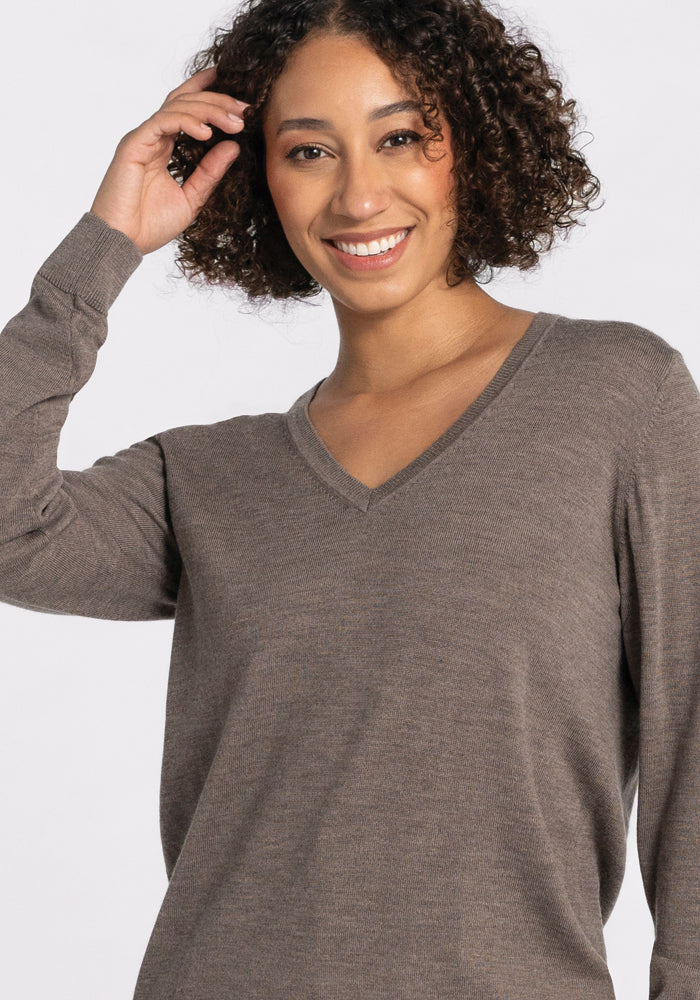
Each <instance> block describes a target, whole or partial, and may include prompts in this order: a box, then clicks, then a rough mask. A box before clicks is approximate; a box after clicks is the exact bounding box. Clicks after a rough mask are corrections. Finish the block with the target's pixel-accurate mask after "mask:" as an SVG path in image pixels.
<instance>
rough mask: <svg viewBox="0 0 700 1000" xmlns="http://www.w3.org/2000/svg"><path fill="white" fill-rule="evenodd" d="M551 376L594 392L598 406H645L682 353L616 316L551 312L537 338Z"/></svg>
mask: <svg viewBox="0 0 700 1000" xmlns="http://www.w3.org/2000/svg"><path fill="white" fill-rule="evenodd" d="M541 347H542V352H541V361H542V363H545V364H547V365H550V366H551V368H550V372H551V374H552V377H553V378H555V379H556V380H558V381H560V382H561V383H562V384H565V385H568V386H570V387H579V388H586V389H587V391H588V392H590V393H591V394H592V395H596V394H597V395H599V396H600V401H601V404H607V405H608V406H611V405H613V404H614V403H615V401H617V402H618V404H619V405H621V406H622V407H623V408H625V409H627V408H628V407H631V408H633V409H637V410H639V409H641V410H644V409H646V408H647V407H648V406H649V405H650V403H651V402H652V401H653V399H654V398H655V397H656V395H657V394H658V392H659V389H660V387H661V385H662V384H663V382H664V379H665V378H666V376H667V374H668V372H669V370H670V369H671V367H672V366H673V365H674V362H675V363H676V364H678V363H679V362H680V363H681V364H682V355H681V353H680V351H679V350H678V349H677V348H675V347H674V346H673V345H672V344H671V343H669V341H668V340H666V338H665V337H663V336H662V335H661V334H660V333H658V332H655V331H653V330H650V329H648V328H647V327H644V326H640V325H639V324H637V323H632V322H630V321H627V320H620V319H609V320H607V319H585V318H575V317H571V316H564V315H561V314H552V323H551V324H550V326H549V327H548V329H547V330H546V333H545V335H544V336H543V337H542V341H541Z"/></svg>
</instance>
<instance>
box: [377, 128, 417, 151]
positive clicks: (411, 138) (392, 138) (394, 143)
mask: <svg viewBox="0 0 700 1000" xmlns="http://www.w3.org/2000/svg"><path fill="white" fill-rule="evenodd" d="M420 141H421V137H420V136H419V135H418V133H417V132H411V131H408V130H406V129H404V130H403V131H400V132H392V133H391V135H388V136H387V137H386V139H384V141H383V142H382V145H383V146H385V145H386V144H387V143H389V144H390V145H389V148H390V149H403V148H404V147H405V146H412V145H413V144H414V143H416V142H420Z"/></svg>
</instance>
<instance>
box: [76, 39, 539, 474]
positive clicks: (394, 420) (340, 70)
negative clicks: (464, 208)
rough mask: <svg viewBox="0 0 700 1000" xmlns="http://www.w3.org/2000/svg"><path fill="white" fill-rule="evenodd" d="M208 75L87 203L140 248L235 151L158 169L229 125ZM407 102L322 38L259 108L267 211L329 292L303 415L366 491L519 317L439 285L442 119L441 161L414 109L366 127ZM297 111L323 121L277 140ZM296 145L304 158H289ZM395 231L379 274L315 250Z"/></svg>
mask: <svg viewBox="0 0 700 1000" xmlns="http://www.w3.org/2000/svg"><path fill="white" fill-rule="evenodd" d="M215 79H216V71H215V69H214V68H211V69H206V70H202V71H201V72H200V73H197V74H195V75H194V76H193V77H191V78H190V79H189V80H186V81H185V82H184V83H183V84H181V85H180V86H179V87H177V88H176V89H174V90H173V91H171V93H170V94H168V96H167V97H166V100H165V101H164V102H163V105H162V106H161V108H159V109H158V111H156V112H155V113H154V114H153V115H152V116H151V117H150V118H148V119H147V120H146V121H144V122H143V123H142V124H141V125H139V126H138V127H137V128H135V129H133V130H132V131H131V132H129V133H127V135H125V136H124V137H123V139H122V140H121V141H120V142H119V144H118V146H117V149H116V152H115V154H114V158H113V160H112V162H111V164H110V166H109V169H108V170H107V173H106V174H105V177H104V179H103V181H102V183H101V185H100V187H99V190H98V192H97V194H96V196H95V199H94V201H93V204H92V206H91V211H92V212H93V213H94V214H96V215H98V216H99V217H100V218H102V219H104V221H105V222H107V223H108V224H109V225H110V226H112V227H113V228H114V229H119V230H121V231H122V232H124V233H125V234H126V235H127V236H128V237H129V238H130V239H131V240H133V242H134V243H135V244H136V245H137V246H138V248H139V249H140V250H141V252H142V253H143V254H147V253H151V252H153V251H154V250H157V249H158V248H159V247H161V246H164V245H165V244H166V243H168V242H170V241H171V240H172V239H174V238H175V237H176V236H177V235H179V233H181V232H182V231H183V230H184V229H186V228H187V226H189V225H190V223H191V222H193V221H194V219H195V218H196V216H197V214H198V213H199V211H200V210H201V208H202V207H203V205H204V204H205V203H206V201H207V199H208V198H209V196H210V195H211V193H212V191H213V190H214V187H215V186H216V184H217V183H218V182H219V180H221V178H222V177H223V175H224V173H225V172H226V170H227V169H228V168H229V166H230V165H231V164H232V163H233V162H234V160H235V159H236V157H237V156H238V153H239V151H240V147H239V146H238V143H236V142H235V141H234V140H229V141H223V142H219V143H218V144H217V145H216V146H214V147H213V148H212V149H211V150H210V151H209V152H208V153H207V155H206V156H205V157H204V158H203V159H202V161H201V163H200V164H199V165H198V167H197V169H196V170H195V171H194V172H193V174H192V176H191V177H190V178H189V179H188V180H187V181H186V182H185V183H184V184H183V185H182V186H180V185H179V184H178V183H177V181H175V179H174V178H173V177H171V175H170V174H169V172H168V170H167V164H168V162H169V159H170V156H171V154H172V149H173V146H174V142H175V138H176V136H177V135H178V133H179V132H180V131H183V132H185V133H186V134H188V135H191V136H193V137H195V138H206V137H207V136H208V135H210V134H211V133H210V129H209V126H208V124H207V123H211V124H214V125H216V126H218V127H219V128H221V129H223V130H224V131H227V132H229V133H230V134H232V135H235V134H236V133H237V132H240V131H241V130H242V128H243V122H242V120H241V117H240V116H241V115H242V113H243V110H244V109H245V107H246V106H247V105H246V104H244V103H243V102H241V101H239V100H237V99H235V98H234V97H231V96H229V95H226V94H219V93H215V92H213V91H207V89H206V88H207V86H208V85H210V84H212V83H213V82H214V80H215ZM411 96H415V95H410V94H408V93H407V92H406V91H405V90H403V89H402V88H401V86H400V85H399V84H398V83H397V81H396V80H395V79H394V77H393V76H392V74H391V72H390V70H389V69H388V67H387V66H386V65H385V64H384V63H383V62H382V61H381V60H380V59H379V58H378V56H376V54H375V53H374V52H373V51H372V50H371V49H370V48H369V47H368V46H367V45H366V44H365V43H364V42H362V41H361V40H359V39H356V38H347V37H339V36H335V35H328V34H322V35H320V36H311V37H310V38H309V39H307V40H306V41H305V42H304V43H302V44H301V45H299V46H298V47H297V48H296V49H295V50H294V52H293V53H292V56H291V58H290V59H289V61H288V63H287V66H286V67H285V70H284V72H283V73H282V75H281V76H280V77H279V78H278V81H277V83H276V84H275V86H274V87H273V90H272V93H271V95H270V98H269V100H268V103H267V106H266V113H265V138H266V147H267V178H268V183H269V186H270V191H271V193H272V196H273V200H274V203H275V207H276V209H277V212H278V215H279V217H280V221H281V222H282V225H283V228H284V230H285V234H286V236H287V238H288V240H289V242H290V245H291V246H292V249H293V250H294V252H295V253H296V255H297V256H298V257H299V259H300V261H301V262H302V264H303V265H304V266H305V267H306V269H307V270H308V271H309V273H311V274H312V275H313V276H314V277H315V278H316V279H317V280H318V281H319V282H320V283H321V284H322V285H323V286H324V287H325V288H326V289H327V290H328V291H329V293H330V295H331V298H332V301H333V305H334V308H335V312H336V317H337V320H338V326H339V331H340V349H339V352H338V360H337V363H336V366H335V368H334V370H333V371H332V372H331V373H330V375H329V376H328V377H327V378H326V379H325V380H324V382H323V383H322V385H321V386H320V387H319V389H318V391H317V393H316V395H315V397H314V399H313V400H312V401H311V404H310V406H309V416H310V418H311V419H312V422H313V424H314V427H315V428H316V430H317V432H318V434H319V436H320V437H321V438H322V440H323V441H324V443H325V444H326V447H327V448H328V450H329V451H330V452H331V454H332V455H333V456H334V457H335V458H336V460H337V461H338V462H339V463H340V464H341V465H342V466H343V467H344V468H345V469H346V470H347V471H348V472H349V473H350V474H351V475H353V476H354V477H355V478H356V479H358V480H359V481H360V482H363V483H365V485H367V486H369V487H370V488H375V487H376V486H378V485H379V484H380V483H382V482H385V481H386V480H387V479H389V478H391V477H392V476H393V475H395V474H396V472H398V471H399V470H400V469H402V468H404V467H405V466H406V465H408V464H410V462H411V461H412V460H413V459H414V458H416V457H417V456H418V455H420V454H421V453H422V452H423V451H425V449H426V448H427V447H429V446H430V444H432V443H433V442H434V441H435V440H436V439H437V438H438V437H440V436H441V434H442V433H444V431H445V430H446V429H447V428H448V427H449V426H450V425H451V424H452V423H454V421H455V420H456V419H457V418H458V417H459V416H460V414H461V413H462V412H464V410H466V409H467V407H468V406H469V405H470V404H471V403H472V402H473V401H474V400H475V399H476V398H477V396H478V395H479V394H480V393H481V392H482V391H483V389H484V388H485V386H486V385H487V384H488V383H489V382H490V381H491V379H492V378H493V376H494V375H495V374H496V372H497V370H498V368H499V367H500V366H501V365H502V364H503V362H504V361H505V359H506V357H507V356H508V354H509V353H510V352H511V350H512V348H513V347H514V345H515V344H516V343H517V341H518V340H519V339H520V337H521V336H522V335H523V334H524V333H525V331H526V329H527V327H528V326H529V325H530V323H531V321H532V319H533V318H534V315H535V314H534V313H532V312H527V311H525V310H521V309H514V308H511V307H509V306H506V305H504V304H502V303H500V302H497V301H496V300H495V299H493V298H492V297H491V296H489V295H488V294H487V293H486V292H484V291H483V289H482V288H480V287H479V286H478V285H477V284H476V283H475V282H473V281H464V282H462V283H461V284H460V285H457V286H456V287H450V286H449V285H448V284H447V280H446V272H447V261H448V255H449V252H450V248H451V245H452V240H453V234H452V229H451V209H452V202H451V190H452V175H451V169H452V165H453V159H452V150H451V144H450V138H449V129H448V127H447V125H446V123H444V122H443V127H444V131H445V135H446V143H445V146H444V147H441V149H442V151H443V153H444V155H443V156H442V157H441V158H440V159H438V160H432V159H428V158H426V157H425V155H424V153H423V151H422V147H421V146H420V143H419V142H417V141H416V139H417V137H418V136H419V135H420V134H421V133H422V132H423V131H424V128H423V126H422V122H421V118H420V115H419V114H418V113H417V112H416V111H411V110H402V111H400V112H392V113H391V114H388V115H380V116H379V118H377V117H376V116H375V117H372V113H373V112H376V110H377V108H386V107H387V106H388V105H393V104H396V103H397V102H400V101H403V100H406V99H407V98H408V97H411ZM302 117H303V118H315V119H319V120H323V121H325V122H326V123H327V125H324V127H323V128H322V129H320V130H319V129H318V128H315V127H314V128H309V127H308V126H305V127H304V128H299V127H297V126H293V127H287V128H286V130H284V131H283V132H282V134H281V135H278V131H279V126H280V124H281V123H282V122H283V121H286V122H288V121H289V119H298V118H302ZM398 133H401V134H400V135H398ZM411 134H412V135H413V136H414V138H410V135H411ZM300 144H303V145H305V146H306V147H313V153H311V154H307V153H305V152H304V153H301V154H297V153H293V155H292V156H291V158H290V152H291V151H292V150H293V147H295V146H299V145H300ZM438 151H440V150H438ZM307 157H308V158H307ZM405 229H408V231H409V232H410V241H407V243H406V248H405V252H404V253H403V256H402V257H401V259H400V260H399V261H398V262H397V263H396V264H392V265H391V266H390V267H387V268H385V269H384V270H374V271H369V272H359V271H357V270H353V269H352V268H350V267H348V266H347V264H345V263H342V262H339V259H338V254H337V253H336V252H335V251H334V252H329V246H328V243H327V240H328V239H330V238H332V237H334V236H336V235H337V234H348V233H349V234H350V235H351V236H352V235H353V234H355V235H357V241H356V242H361V240H360V236H361V235H362V234H365V235H367V234H373V233H378V232H379V231H381V232H382V233H384V232H386V231H393V230H396V231H399V230H405ZM367 239H368V241H369V235H367Z"/></svg>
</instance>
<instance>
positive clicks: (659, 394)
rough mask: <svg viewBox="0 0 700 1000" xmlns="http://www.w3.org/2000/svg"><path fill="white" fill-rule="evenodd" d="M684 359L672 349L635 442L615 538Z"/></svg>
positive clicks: (621, 488)
mask: <svg viewBox="0 0 700 1000" xmlns="http://www.w3.org/2000/svg"><path fill="white" fill-rule="evenodd" d="M682 357H683V356H682V354H681V352H680V351H679V350H677V349H676V348H675V347H674V348H672V350H671V355H670V357H669V361H668V364H667V365H666V368H665V370H664V373H663V375H662V376H661V378H660V379H659V384H658V386H657V389H656V395H655V397H654V401H653V403H652V405H651V407H650V411H649V417H648V419H647V421H646V423H645V424H644V426H643V427H642V429H641V430H640V432H639V434H638V436H637V440H636V441H635V443H634V446H633V447H632V449H631V451H630V455H631V457H630V462H629V467H628V470H627V475H626V479H625V480H624V481H623V483H622V485H621V487H620V493H619V496H620V500H619V502H618V505H617V514H616V517H615V537H616V538H618V539H620V538H622V518H623V516H624V512H625V510H626V508H627V499H628V496H629V493H630V491H631V489H632V484H633V483H634V479H635V475H636V472H637V466H638V463H639V460H640V458H641V456H642V454H643V452H644V448H645V445H646V443H647V441H648V439H649V436H650V434H651V431H652V429H653V427H654V425H655V422H656V419H657V418H658V415H659V412H660V411H661V407H662V404H663V403H664V402H665V401H666V399H667V398H668V393H667V391H666V383H667V381H668V377H669V375H670V373H671V369H672V367H673V364H674V362H675V361H676V360H677V358H681V359H682ZM621 611H622V609H621ZM628 617H629V609H628V610H627V612H626V613H625V614H624V616H622V614H621V624H622V625H624V624H625V622H626V621H627V618H628Z"/></svg>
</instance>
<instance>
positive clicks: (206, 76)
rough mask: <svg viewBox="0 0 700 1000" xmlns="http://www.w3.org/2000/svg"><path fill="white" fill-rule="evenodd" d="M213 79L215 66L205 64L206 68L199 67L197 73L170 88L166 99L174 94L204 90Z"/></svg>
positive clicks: (214, 77)
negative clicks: (172, 88)
mask: <svg viewBox="0 0 700 1000" xmlns="http://www.w3.org/2000/svg"><path fill="white" fill-rule="evenodd" d="M215 79H216V66H207V67H206V69H200V70H199V72H198V73H195V74H194V75H193V76H190V77H189V78H188V79H187V80H185V81H184V83H181V84H180V85H179V86H178V87H175V89H174V90H171V91H170V93H169V94H168V96H167V98H166V100H169V99H170V98H171V97H174V96H175V95H176V94H189V93H192V92H194V91H197V90H205V89H206V88H207V87H208V86H209V85H210V84H212V83H213V82H214V80H215Z"/></svg>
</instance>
